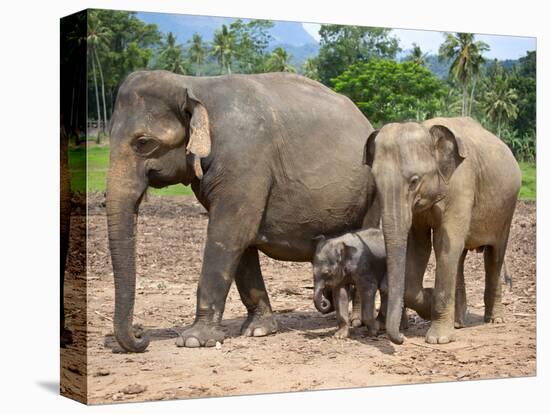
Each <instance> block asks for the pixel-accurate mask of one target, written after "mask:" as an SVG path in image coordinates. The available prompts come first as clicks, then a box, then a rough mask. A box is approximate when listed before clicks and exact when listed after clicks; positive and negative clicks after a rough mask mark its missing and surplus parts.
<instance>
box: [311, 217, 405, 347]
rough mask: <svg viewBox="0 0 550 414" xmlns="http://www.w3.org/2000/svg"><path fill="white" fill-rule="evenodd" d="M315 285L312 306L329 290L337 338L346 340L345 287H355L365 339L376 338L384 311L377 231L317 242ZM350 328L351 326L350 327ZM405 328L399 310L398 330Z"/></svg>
mask: <svg viewBox="0 0 550 414" xmlns="http://www.w3.org/2000/svg"><path fill="white" fill-rule="evenodd" d="M313 278H314V284H315V291H314V303H315V306H316V307H317V308H318V309H319V308H322V307H323V306H326V305H324V303H323V302H324V300H325V299H324V298H323V291H324V289H327V288H328V289H332V297H333V300H334V304H335V308H336V319H337V321H338V328H339V329H338V330H337V331H336V333H335V334H334V336H336V337H337V338H347V337H348V336H349V317H348V310H349V290H350V289H349V287H350V285H352V284H353V285H355V289H356V290H357V292H358V293H359V297H360V303H361V316H362V321H363V324H365V325H366V326H367V330H368V333H369V335H373V336H376V335H377V333H378V330H379V329H381V328H383V327H384V322H385V317H386V307H387V288H388V285H387V277H386V248H385V246H384V236H383V234H382V230H380V229H375V228H372V229H367V230H361V231H358V232H351V233H346V234H344V235H343V236H339V237H334V238H332V239H328V240H326V239H325V238H324V237H321V238H320V239H319V242H318V244H317V248H316V250H315V257H314V259H313ZM378 290H379V291H380V298H381V306H380V312H379V313H378V316H377V317H375V312H376V311H375V304H374V300H375V296H376V292H377V291H378ZM352 326H353V324H352ZM406 327H407V313H406V310H405V309H403V314H402V320H401V328H402V329H405V328H406Z"/></svg>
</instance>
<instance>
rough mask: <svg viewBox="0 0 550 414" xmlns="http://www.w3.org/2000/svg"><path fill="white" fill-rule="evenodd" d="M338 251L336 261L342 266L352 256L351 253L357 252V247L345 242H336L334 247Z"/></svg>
mask: <svg viewBox="0 0 550 414" xmlns="http://www.w3.org/2000/svg"><path fill="white" fill-rule="evenodd" d="M336 249H337V251H338V253H337V256H338V262H339V263H341V264H342V266H345V265H346V263H347V262H348V261H349V260H350V259H351V258H352V257H353V255H354V254H355V253H356V252H357V247H354V246H350V245H348V244H346V243H345V242H340V243H338V245H337V247H336Z"/></svg>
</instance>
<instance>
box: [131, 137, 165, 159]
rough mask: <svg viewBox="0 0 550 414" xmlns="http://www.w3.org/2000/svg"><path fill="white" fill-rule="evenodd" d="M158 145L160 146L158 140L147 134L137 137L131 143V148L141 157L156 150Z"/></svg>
mask: <svg viewBox="0 0 550 414" xmlns="http://www.w3.org/2000/svg"><path fill="white" fill-rule="evenodd" d="M158 147H160V142H159V140H158V139H156V138H153V137H148V136H141V137H138V138H137V139H135V140H134V142H133V143H132V148H133V149H134V151H135V152H136V153H137V154H138V155H141V156H142V157H144V156H147V155H151V154H152V153H153V152H155V151H156V150H157V148H158Z"/></svg>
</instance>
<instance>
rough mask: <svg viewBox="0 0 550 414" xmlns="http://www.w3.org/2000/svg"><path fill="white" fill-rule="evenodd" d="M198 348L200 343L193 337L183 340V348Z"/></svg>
mask: <svg viewBox="0 0 550 414" xmlns="http://www.w3.org/2000/svg"><path fill="white" fill-rule="evenodd" d="M200 346H201V343H200V342H199V340H198V339H197V338H195V337H194V336H190V337H189V338H187V339H186V340H185V347H186V348H198V347H200Z"/></svg>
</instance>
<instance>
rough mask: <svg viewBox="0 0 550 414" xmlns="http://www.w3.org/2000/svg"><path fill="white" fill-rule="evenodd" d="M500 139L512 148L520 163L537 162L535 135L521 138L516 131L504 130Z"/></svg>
mask: <svg viewBox="0 0 550 414" xmlns="http://www.w3.org/2000/svg"><path fill="white" fill-rule="evenodd" d="M500 138H501V139H502V140H503V141H504V142H505V143H506V144H507V145H508V147H510V149H511V150H512V152H513V153H514V156H515V157H516V159H517V160H518V161H525V162H533V163H534V162H535V160H536V145H537V142H536V138H535V136H534V135H533V134H529V133H525V134H523V135H521V136H520V135H519V134H518V132H517V131H515V130H509V129H504V130H502V132H501V134H500Z"/></svg>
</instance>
